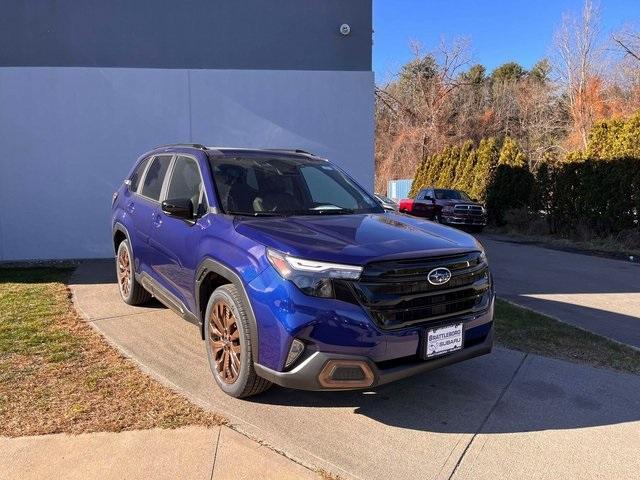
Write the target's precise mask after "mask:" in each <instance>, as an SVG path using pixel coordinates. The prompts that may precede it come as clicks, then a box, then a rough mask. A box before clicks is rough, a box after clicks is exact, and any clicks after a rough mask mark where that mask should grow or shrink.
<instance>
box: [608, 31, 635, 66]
mask: <svg viewBox="0 0 640 480" xmlns="http://www.w3.org/2000/svg"><path fill="white" fill-rule="evenodd" d="M613 41H614V42H615V43H616V44H617V45H618V47H620V49H621V50H622V52H623V53H624V54H625V55H626V56H629V57H631V58H632V59H634V60H635V61H637V62H640V34H638V33H637V32H633V31H631V30H630V29H627V30H623V31H622V32H620V33H617V34H615V35H614V36H613Z"/></svg>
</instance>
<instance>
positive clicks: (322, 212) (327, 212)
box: [307, 207, 355, 215]
mask: <svg viewBox="0 0 640 480" xmlns="http://www.w3.org/2000/svg"><path fill="white" fill-rule="evenodd" d="M307 212H308V213H307V215H343V214H347V215H348V214H351V213H355V210H354V209H352V208H342V207H340V208H324V209H320V210H308V211H307Z"/></svg>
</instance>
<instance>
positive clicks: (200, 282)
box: [195, 258, 259, 363]
mask: <svg viewBox="0 0 640 480" xmlns="http://www.w3.org/2000/svg"><path fill="white" fill-rule="evenodd" d="M228 284H232V285H234V286H235V287H236V288H237V289H238V292H239V294H240V297H241V298H242V301H243V302H244V305H245V308H246V310H247V318H248V320H249V334H250V335H251V351H252V355H251V356H252V358H253V361H254V362H256V363H258V358H259V357H258V348H259V342H258V323H257V321H256V317H255V314H254V312H253V306H252V305H251V302H250V301H249V297H248V295H247V291H246V289H245V287H244V283H243V282H242V279H241V278H240V276H239V275H238V274H237V273H236V272H234V271H233V270H232V269H231V268H229V267H227V266H226V265H224V264H222V263H220V262H218V261H216V260H213V259H212V258H206V259H204V260H203V261H202V262H201V263H200V265H199V266H198V269H197V271H196V292H195V293H196V305H197V309H198V315H199V316H200V320H201V321H200V324H201V328H200V335H201V337H202V338H203V339H204V329H205V326H206V318H205V312H206V309H207V303H208V302H209V297H210V296H211V294H212V293H213V291H214V290H215V289H216V288H218V287H220V286H222V285H228Z"/></svg>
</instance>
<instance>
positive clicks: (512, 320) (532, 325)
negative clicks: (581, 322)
mask: <svg viewBox="0 0 640 480" xmlns="http://www.w3.org/2000/svg"><path fill="white" fill-rule="evenodd" d="M495 327H496V342H497V343H499V344H500V345H502V346H504V347H507V348H512V349H514V350H520V351H523V352H530V353H536V354H538V355H544V356H546V357H555V358H559V359H562V360H569V361H573V362H579V363H586V364H589V365H593V366H596V367H606V368H611V369H614V370H619V371H622V372H628V373H635V374H640V351H638V350H635V349H633V348H631V347H627V346H624V345H621V344H619V343H617V342H614V341H612V340H609V339H607V338H604V337H601V336H599V335H596V334H594V333H590V332H587V331H584V330H581V329H579V328H576V327H573V326H571V325H568V324H566V323H563V322H559V321H557V320H554V319H553V318H549V317H547V316H545V315H541V314H539V313H535V312H532V311H530V310H527V309H524V308H520V307H517V306H515V305H512V304H510V303H508V302H505V301H503V300H499V299H498V300H497V302H496V313H495Z"/></svg>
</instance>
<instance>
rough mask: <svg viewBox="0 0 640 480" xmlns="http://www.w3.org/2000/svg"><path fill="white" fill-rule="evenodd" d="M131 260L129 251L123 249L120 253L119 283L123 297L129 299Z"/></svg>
mask: <svg viewBox="0 0 640 480" xmlns="http://www.w3.org/2000/svg"><path fill="white" fill-rule="evenodd" d="M131 278H132V275H131V259H130V258H129V250H128V249H127V248H126V247H124V248H123V247H121V248H120V249H119V251H118V283H119V284H120V292H121V293H122V296H123V297H125V298H126V297H128V296H129V292H130V291H131Z"/></svg>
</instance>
